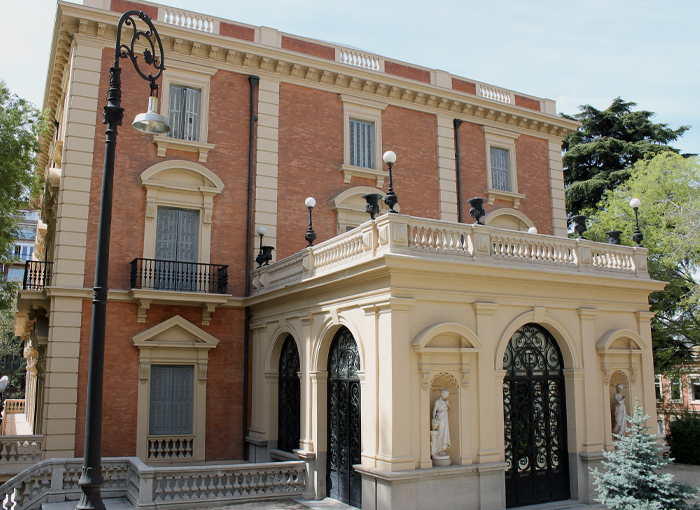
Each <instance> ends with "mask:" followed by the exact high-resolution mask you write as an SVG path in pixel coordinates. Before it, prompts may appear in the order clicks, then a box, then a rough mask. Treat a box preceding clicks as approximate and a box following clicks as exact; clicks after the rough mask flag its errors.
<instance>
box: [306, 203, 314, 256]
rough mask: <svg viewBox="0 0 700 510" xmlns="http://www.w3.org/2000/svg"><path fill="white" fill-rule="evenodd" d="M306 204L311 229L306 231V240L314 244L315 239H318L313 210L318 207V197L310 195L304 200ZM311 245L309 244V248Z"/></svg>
mask: <svg viewBox="0 0 700 510" xmlns="http://www.w3.org/2000/svg"><path fill="white" fill-rule="evenodd" d="M304 205H305V206H306V207H307V208H308V209H309V230H307V231H306V235H305V236H304V239H306V241H307V242H308V243H309V246H313V245H314V241H315V240H316V234H315V233H314V228H313V225H312V222H311V211H313V210H314V207H316V199H315V198H314V197H309V198H307V199H306V200H305V201H304ZM309 246H307V248H308V247H309Z"/></svg>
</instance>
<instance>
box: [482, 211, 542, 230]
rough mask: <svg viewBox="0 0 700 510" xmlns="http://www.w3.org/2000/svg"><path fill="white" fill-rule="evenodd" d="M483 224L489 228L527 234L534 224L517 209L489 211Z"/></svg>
mask: <svg viewBox="0 0 700 510" xmlns="http://www.w3.org/2000/svg"><path fill="white" fill-rule="evenodd" d="M484 224H485V225H488V226H490V227H497V228H504V229H508V230H519V231H521V232H527V231H528V229H529V228H530V227H534V226H535V224H534V223H533V222H532V220H531V219H530V218H528V217H527V216H526V215H525V214H523V213H522V212H520V211H518V210H517V209H509V208H501V209H496V210H495V211H491V212H490V213H488V214H487V215H486V218H485V219H484Z"/></svg>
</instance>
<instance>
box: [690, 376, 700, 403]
mask: <svg viewBox="0 0 700 510" xmlns="http://www.w3.org/2000/svg"><path fill="white" fill-rule="evenodd" d="M689 381H690V385H689V386H690V395H689V396H690V400H694V401H696V402H700V377H694V378H693V377H691V378H690V379H689Z"/></svg>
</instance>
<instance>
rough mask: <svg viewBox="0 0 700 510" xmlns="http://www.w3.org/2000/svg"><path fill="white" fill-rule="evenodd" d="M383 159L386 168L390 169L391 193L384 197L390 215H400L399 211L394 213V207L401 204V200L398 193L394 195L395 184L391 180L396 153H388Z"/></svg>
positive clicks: (388, 192)
mask: <svg viewBox="0 0 700 510" xmlns="http://www.w3.org/2000/svg"><path fill="white" fill-rule="evenodd" d="M382 159H383V160H384V163H386V166H388V167H389V191H387V193H386V196H385V197H384V203H385V204H386V205H388V206H389V212H390V213H397V214H398V211H394V206H395V205H396V204H398V203H399V198H398V197H397V196H396V193H394V182H393V180H392V178H391V177H392V176H391V168H392V167H393V166H394V163H396V153H395V152H394V151H386V152H385V153H384V156H382Z"/></svg>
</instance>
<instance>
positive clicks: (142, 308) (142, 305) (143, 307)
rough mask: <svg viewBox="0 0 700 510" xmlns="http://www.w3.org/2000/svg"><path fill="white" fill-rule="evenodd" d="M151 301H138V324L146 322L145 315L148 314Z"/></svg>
mask: <svg viewBox="0 0 700 510" xmlns="http://www.w3.org/2000/svg"><path fill="white" fill-rule="evenodd" d="M152 301H153V300H152V299H139V300H138V306H139V318H138V322H146V315H147V314H148V309H149V308H150V307H151V302H152Z"/></svg>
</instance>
